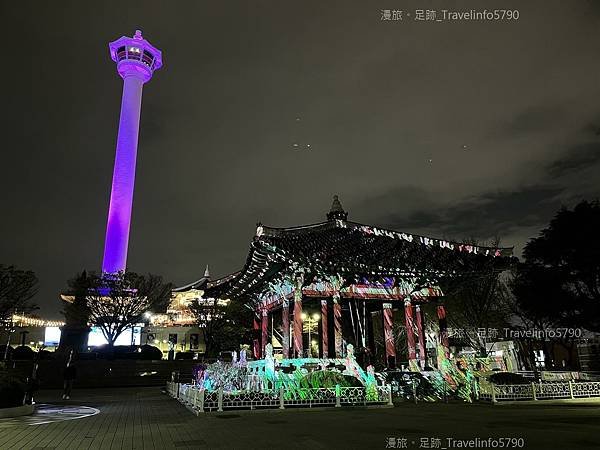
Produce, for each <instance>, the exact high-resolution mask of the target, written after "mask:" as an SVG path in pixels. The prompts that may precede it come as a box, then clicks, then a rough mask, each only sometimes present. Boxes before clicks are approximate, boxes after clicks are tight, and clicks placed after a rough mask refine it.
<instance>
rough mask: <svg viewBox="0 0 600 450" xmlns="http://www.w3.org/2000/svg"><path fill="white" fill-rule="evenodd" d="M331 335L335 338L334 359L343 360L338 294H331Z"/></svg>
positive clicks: (340, 311)
mask: <svg viewBox="0 0 600 450" xmlns="http://www.w3.org/2000/svg"><path fill="white" fill-rule="evenodd" d="M333 333H334V337H335V357H336V358H343V357H344V355H343V351H342V305H340V294H339V292H336V293H334V294H333Z"/></svg>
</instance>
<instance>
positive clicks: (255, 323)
mask: <svg viewBox="0 0 600 450" xmlns="http://www.w3.org/2000/svg"><path fill="white" fill-rule="evenodd" d="M252 328H253V329H254V333H255V336H254V339H253V340H252V353H253V354H254V359H260V358H261V357H262V354H261V352H260V342H259V339H258V330H260V325H259V324H258V318H257V317H256V316H254V320H253V322H252Z"/></svg>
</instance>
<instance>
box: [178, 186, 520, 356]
mask: <svg viewBox="0 0 600 450" xmlns="http://www.w3.org/2000/svg"><path fill="white" fill-rule="evenodd" d="M511 255H512V248H492V247H480V246H475V245H469V244H464V243H458V242H450V241H446V240H443V239H434V238H429V237H424V236H418V235H414V234H410V233H403V232H398V231H392V230H387V229H383V228H379V227H375V226H370V225H363V224H360V223H356V222H352V221H349V220H348V213H347V212H346V211H344V209H343V208H342V205H341V203H340V201H339V199H338V197H337V196H335V197H334V199H333V204H332V206H331V210H330V211H329V213H327V220H326V221H324V222H321V223H316V224H312V225H305V226H297V227H291V228H272V227H267V226H265V225H262V224H260V223H259V224H258V226H257V228H256V234H255V236H254V238H253V240H252V243H251V245H250V251H249V253H248V257H247V259H246V264H245V265H244V267H243V268H242V270H240V271H239V272H235V273H233V274H231V275H228V276H226V277H223V278H221V279H218V280H212V281H210V280H205V279H204V280H203V281H202V283H201V285H197V284H193V285H189V286H186V288H189V289H202V290H203V292H204V297H205V298H207V297H208V298H217V299H229V300H231V301H242V302H245V303H247V304H248V305H250V306H251V307H252V308H253V309H254V311H255V314H256V316H255V321H254V322H255V323H254V327H255V329H256V330H260V331H257V335H260V342H259V339H256V340H255V342H254V354H255V356H257V357H260V355H261V353H262V352H263V351H264V347H265V345H266V344H267V343H271V342H273V336H276V337H277V339H278V341H279V342H281V347H282V352H283V358H301V357H306V356H309V357H310V356H319V357H321V358H334V357H336V358H341V357H343V356H344V352H345V346H344V344H345V342H347V341H350V340H351V341H352V342H354V343H355V344H354V345H355V346H356V344H359V343H362V346H363V347H364V348H366V349H367V351H369V350H370V351H371V352H373V351H374V349H373V347H374V336H373V333H374V328H375V327H374V326H373V318H374V317H379V318H380V319H379V320H381V321H382V322H383V324H382V326H380V329H382V330H383V336H382V337H383V340H384V342H385V345H384V347H385V361H386V362H387V363H388V365H394V364H395V362H396V349H395V337H394V331H393V315H394V314H397V313H400V312H403V313H404V323H405V324H406V330H407V333H406V334H407V337H406V340H407V349H408V359H409V364H414V365H415V367H416V366H417V363H419V364H420V365H421V366H423V365H424V364H425V359H426V357H425V345H426V344H425V335H424V324H423V314H422V311H421V307H422V305H423V304H426V303H432V304H433V305H435V311H436V315H437V318H438V321H439V338H438V339H439V341H440V344H441V345H442V346H443V347H444V348H445V349H446V351H447V349H448V334H447V326H446V311H445V308H444V303H443V297H444V296H443V292H442V289H441V288H440V282H441V281H442V280H443V279H445V278H450V277H460V276H465V275H468V274H472V273H473V272H476V271H477V270H478V268H479V267H481V266H483V265H485V266H486V267H489V264H490V262H492V263H493V265H494V267H496V268H497V270H498V273H499V272H500V271H502V270H504V269H505V268H506V267H507V266H508V265H509V264H510V262H511V260H512V258H511ZM303 312H304V313H303ZM269 329H270V330H271V332H270V333H269ZM306 331H308V340H307V339H306V337H307V336H306V334H307V333H305V332H306ZM311 331H312V336H313V338H314V341H313V340H312V339H311ZM349 334H350V335H351V336H348V335H349ZM316 341H318V342H316ZM315 344H316V345H315ZM317 352H318V355H317Z"/></svg>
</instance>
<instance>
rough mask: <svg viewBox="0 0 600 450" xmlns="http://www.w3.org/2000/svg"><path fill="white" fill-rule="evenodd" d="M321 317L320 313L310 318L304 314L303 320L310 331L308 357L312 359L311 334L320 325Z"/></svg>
mask: <svg viewBox="0 0 600 450" xmlns="http://www.w3.org/2000/svg"><path fill="white" fill-rule="evenodd" d="M320 318H321V315H320V314H319V313H314V314H313V315H312V316H309V315H307V314H305V313H302V320H303V322H304V323H305V324H306V328H307V330H308V355H307V356H308V357H309V358H311V357H312V340H311V338H310V333H311V331H312V328H313V327H314V326H315V325H317V324H318V323H319V319H320Z"/></svg>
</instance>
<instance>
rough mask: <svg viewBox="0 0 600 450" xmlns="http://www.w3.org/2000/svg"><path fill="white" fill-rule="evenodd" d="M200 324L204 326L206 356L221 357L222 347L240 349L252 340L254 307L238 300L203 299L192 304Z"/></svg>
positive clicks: (224, 348)
mask: <svg viewBox="0 0 600 450" xmlns="http://www.w3.org/2000/svg"><path fill="white" fill-rule="evenodd" d="M190 309H191V311H192V313H193V314H194V316H195V317H196V320H197V322H198V326H199V327H200V328H202V335H203V337H204V345H205V355H206V356H207V357H209V358H212V357H216V356H218V354H219V352H220V351H223V350H239V347H240V345H241V344H249V343H251V342H252V337H253V335H254V331H253V330H252V319H253V317H254V313H253V311H252V309H250V308H249V307H248V306H246V305H245V304H243V303H242V302H239V301H223V300H216V299H212V298H209V299H200V300H197V301H195V302H193V303H192V304H190Z"/></svg>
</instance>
